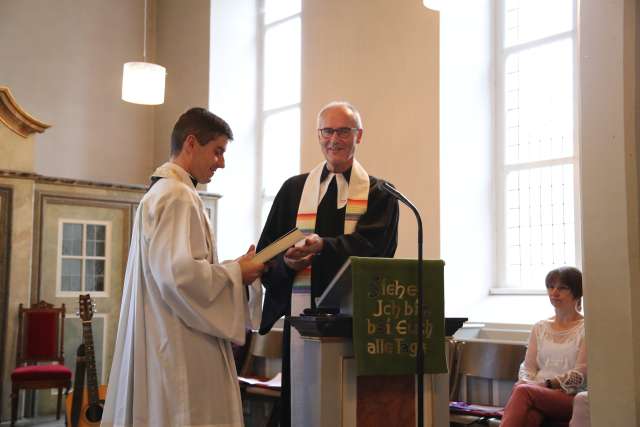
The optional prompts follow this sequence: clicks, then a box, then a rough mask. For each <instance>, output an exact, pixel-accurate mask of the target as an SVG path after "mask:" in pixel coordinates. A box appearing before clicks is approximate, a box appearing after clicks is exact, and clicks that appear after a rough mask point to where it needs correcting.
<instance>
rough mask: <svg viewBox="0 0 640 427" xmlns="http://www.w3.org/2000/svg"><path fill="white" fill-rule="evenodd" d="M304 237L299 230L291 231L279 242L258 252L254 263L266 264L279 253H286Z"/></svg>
mask: <svg viewBox="0 0 640 427" xmlns="http://www.w3.org/2000/svg"><path fill="white" fill-rule="evenodd" d="M304 237H305V236H304V233H303V232H302V231H300V230H299V229H298V228H294V229H293V230H291V231H289V232H288V233H287V234H285V235H283V236H282V237H280V238H279V239H278V240H276V241H275V242H273V243H271V244H270V245H269V246H267V247H266V248H263V249H262V250H261V251H260V252H258V253H257V254H256V256H255V257H254V258H253V261H256V262H260V263H265V262H267V261H269V260H270V259H271V258H273V257H275V256H276V255H278V254H279V253H281V252H284V251H286V250H287V249H289V248H290V247H291V246H293V245H295V244H296V243H298V242H299V241H300V240H302V239H304Z"/></svg>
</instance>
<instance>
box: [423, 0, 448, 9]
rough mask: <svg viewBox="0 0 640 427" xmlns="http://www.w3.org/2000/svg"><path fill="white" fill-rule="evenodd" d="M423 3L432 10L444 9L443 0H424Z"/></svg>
mask: <svg viewBox="0 0 640 427" xmlns="http://www.w3.org/2000/svg"><path fill="white" fill-rule="evenodd" d="M422 5H423V6H424V7H426V8H427V9H431V10H442V6H443V1H442V0H422Z"/></svg>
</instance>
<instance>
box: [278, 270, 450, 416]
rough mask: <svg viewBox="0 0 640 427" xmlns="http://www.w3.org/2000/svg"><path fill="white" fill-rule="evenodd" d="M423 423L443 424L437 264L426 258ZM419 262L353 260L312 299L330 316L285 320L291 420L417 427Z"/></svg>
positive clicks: (444, 382) (439, 273)
mask: <svg viewBox="0 0 640 427" xmlns="http://www.w3.org/2000/svg"><path fill="white" fill-rule="evenodd" d="M423 265H424V273H425V274H424V275H423V287H422V288H423V292H424V293H423V296H424V311H423V313H424V350H425V376H424V384H425V387H424V389H425V390H424V408H425V426H437V427H440V426H443V427H444V426H447V425H448V377H447V374H446V361H445V343H444V333H445V326H444V324H445V322H444V301H443V299H444V297H443V269H444V263H443V262H442V261H424V264H423ZM416 267H417V261H416V260H398V259H384V258H360V257H351V258H350V259H349V261H348V262H347V263H346V264H345V265H344V266H343V268H341V270H340V271H339V272H338V273H337V275H336V277H335V278H334V279H333V281H332V282H331V284H330V285H329V286H328V287H327V289H326V291H325V292H324V293H323V295H321V296H320V297H319V298H317V300H316V302H317V305H318V307H319V308H325V310H323V311H324V312H326V313H328V314H317V315H300V316H295V317H292V318H290V319H289V321H290V322H291V324H292V326H293V327H294V328H295V330H294V331H292V334H295V333H298V334H300V336H301V338H302V339H303V347H302V351H303V357H302V358H298V359H297V360H298V362H294V363H299V364H301V365H302V366H294V364H292V366H291V372H292V389H291V424H292V425H305V426H314V427H315V426H318V427H320V426H322V427H325V426H327V427H328V426H331V427H335V426H344V427H351V426H366V427H376V426H385V427H390V426H403V427H404V426H415V425H416V419H417V417H416V395H417V394H416V385H415V379H416V375H415V369H416V357H415V356H416V350H417V345H416V341H417V336H416V329H417V328H416V326H417V321H416V318H417V310H418V304H417V293H418V292H419V287H418V286H417V283H416Z"/></svg>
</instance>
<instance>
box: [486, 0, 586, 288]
mask: <svg viewBox="0 0 640 427" xmlns="http://www.w3.org/2000/svg"><path fill="white" fill-rule="evenodd" d="M572 3H573V27H572V29H571V30H570V31H565V32H561V33H556V34H553V35H551V36H545V37H543V38H538V39H535V40H532V41H527V42H523V43H519V44H516V45H512V46H509V47H505V39H506V34H505V33H506V29H505V13H504V11H505V7H506V0H497V1H496V2H494V5H493V8H494V11H493V15H494V24H495V25H494V79H495V84H494V96H495V107H494V108H495V110H494V114H495V115H494V117H495V118H494V138H495V157H494V161H495V168H494V173H495V206H496V208H495V212H496V231H495V236H496V282H495V284H494V286H492V287H491V288H490V289H489V293H490V294H493V295H505V294H510V295H540V294H546V291H545V289H544V288H542V287H541V288H535V289H532V288H528V287H525V286H513V285H512V284H509V283H507V267H508V266H507V229H506V227H507V215H508V212H507V205H506V192H507V189H506V184H507V179H506V178H507V176H508V174H509V173H510V172H513V171H518V170H532V169H535V168H539V167H545V166H552V165H558V164H572V165H573V201H574V212H573V214H574V218H573V220H574V238H575V262H576V264H577V267H578V268H580V267H581V256H582V244H581V242H582V236H581V206H580V180H579V178H580V168H579V166H580V165H579V140H580V135H579V126H578V123H579V122H578V119H579V112H578V109H579V105H580V104H579V100H580V97H579V80H578V78H579V72H578V65H579V61H578V57H577V41H578V40H577V38H578V34H577V8H578V5H577V1H576V0H573V1H572ZM567 39H568V40H571V44H572V52H573V61H572V62H573V155H572V156H570V157H560V158H553V159H548V160H536V161H529V162H520V163H517V164H507V163H506V158H505V155H506V143H507V138H506V122H507V114H506V111H505V108H506V100H505V81H506V75H505V71H506V63H507V59H508V58H509V56H510V55H513V54H515V53H519V52H523V51H526V50H529V49H533V48H536V47H540V46H545V45H549V44H551V43H554V42H557V41H560V40H567Z"/></svg>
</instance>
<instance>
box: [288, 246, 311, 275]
mask: <svg viewBox="0 0 640 427" xmlns="http://www.w3.org/2000/svg"><path fill="white" fill-rule="evenodd" d="M312 259H313V254H309V255H306V256H302V257H301V256H300V254H299V251H298V250H297V249H296V248H295V247H293V248H289V249H287V251H286V252H285V253H284V263H285V264H286V265H287V267H289V268H290V269H292V270H295V271H300V270H303V269H305V268H306V267H307V266H308V265H309V264H311V260H312Z"/></svg>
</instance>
